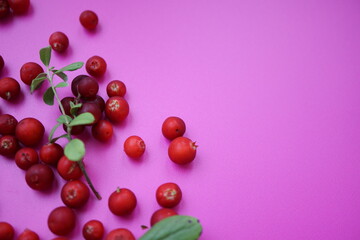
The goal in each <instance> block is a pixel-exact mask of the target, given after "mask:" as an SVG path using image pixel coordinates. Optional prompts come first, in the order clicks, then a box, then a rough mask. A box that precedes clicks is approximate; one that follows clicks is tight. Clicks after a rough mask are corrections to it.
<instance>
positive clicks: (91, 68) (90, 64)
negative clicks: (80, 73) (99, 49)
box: [85, 56, 107, 77]
mask: <svg viewBox="0 0 360 240" xmlns="http://www.w3.org/2000/svg"><path fill="white" fill-rule="evenodd" d="M85 68H86V71H87V72H88V73H89V74H90V75H91V76H94V77H101V76H102V75H104V74H105V72H106V68H107V64H106V62H105V60H104V59H103V58H102V57H100V56H92V57H90V58H89V59H88V60H87V61H86V63H85Z"/></svg>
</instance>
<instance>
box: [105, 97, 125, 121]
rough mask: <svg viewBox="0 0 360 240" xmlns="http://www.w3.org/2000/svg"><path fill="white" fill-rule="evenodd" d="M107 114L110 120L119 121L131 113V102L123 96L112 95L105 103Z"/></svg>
mask: <svg viewBox="0 0 360 240" xmlns="http://www.w3.org/2000/svg"><path fill="white" fill-rule="evenodd" d="M105 115H106V117H107V118H109V119H110V121H112V122H115V123H119V122H121V121H123V120H125V118H126V117H127V116H128V115H129V104H128V102H127V101H126V100H125V99H124V98H122V97H118V96H115V97H110V98H109V99H108V100H107V101H106V103H105Z"/></svg>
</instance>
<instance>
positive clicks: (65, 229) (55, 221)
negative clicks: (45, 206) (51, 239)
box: [48, 206, 76, 236]
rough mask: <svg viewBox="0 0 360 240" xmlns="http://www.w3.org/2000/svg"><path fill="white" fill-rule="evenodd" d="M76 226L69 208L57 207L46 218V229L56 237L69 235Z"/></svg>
mask: <svg viewBox="0 0 360 240" xmlns="http://www.w3.org/2000/svg"><path fill="white" fill-rule="evenodd" d="M75 225H76V215H75V213H74V211H73V210H72V209H71V208H68V207H63V206H62V207H57V208H55V209H54V210H52V211H51V212H50V214H49V217H48V227H49V229H50V231H51V232H52V233H54V234H56V235H60V236H65V235H67V234H69V233H71V232H72V231H73V230H74V228H75Z"/></svg>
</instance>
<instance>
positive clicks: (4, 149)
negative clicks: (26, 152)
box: [0, 135, 19, 156]
mask: <svg viewBox="0 0 360 240" xmlns="http://www.w3.org/2000/svg"><path fill="white" fill-rule="evenodd" d="M18 148H19V143H18V141H17V139H16V138H15V137H14V136H11V135H5V136H2V137H1V138H0V155H3V156H14V155H15V153H16V152H17V150H18Z"/></svg>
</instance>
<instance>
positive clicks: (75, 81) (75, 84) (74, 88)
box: [71, 75, 89, 97]
mask: <svg viewBox="0 0 360 240" xmlns="http://www.w3.org/2000/svg"><path fill="white" fill-rule="evenodd" d="M87 77H89V76H88V75H78V76H76V77H75V78H74V79H73V80H72V82H71V92H72V93H73V94H74V96H75V97H78V95H79V91H78V85H79V83H80V81H81V79H83V78H87Z"/></svg>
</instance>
